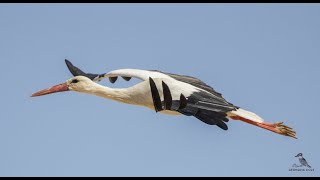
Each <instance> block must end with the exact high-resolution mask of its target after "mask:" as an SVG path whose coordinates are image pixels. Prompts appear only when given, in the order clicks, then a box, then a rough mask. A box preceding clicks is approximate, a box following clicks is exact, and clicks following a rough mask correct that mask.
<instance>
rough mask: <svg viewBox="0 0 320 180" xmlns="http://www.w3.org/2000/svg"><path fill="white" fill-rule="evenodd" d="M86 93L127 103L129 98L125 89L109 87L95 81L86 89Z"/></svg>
mask: <svg viewBox="0 0 320 180" xmlns="http://www.w3.org/2000/svg"><path fill="white" fill-rule="evenodd" d="M86 93H88V94H93V95H96V96H100V97H103V98H107V99H111V100H115V101H119V102H123V103H129V100H130V96H129V93H127V90H126V89H122V88H109V87H106V86H102V85H100V84H96V83H95V84H94V86H92V87H91V88H90V90H88V91H86Z"/></svg>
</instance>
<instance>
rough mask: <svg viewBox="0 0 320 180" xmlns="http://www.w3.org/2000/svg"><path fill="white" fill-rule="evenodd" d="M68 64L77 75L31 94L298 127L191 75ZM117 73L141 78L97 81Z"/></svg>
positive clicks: (274, 127) (208, 119)
mask: <svg viewBox="0 0 320 180" xmlns="http://www.w3.org/2000/svg"><path fill="white" fill-rule="evenodd" d="M66 64H67V66H68V68H69V70H70V72H71V73H72V74H73V75H74V76H75V77H73V78H71V79H69V80H67V81H66V82H65V83H62V84H59V85H56V86H53V87H51V88H48V89H45V90H42V91H39V92H37V93H35V94H33V95H32V96H33V97H34V96H41V95H45V94H50V93H54V92H60V91H67V90H72V91H76V92H81V93H87V94H93V95H96V96H100V97H103V98H107V99H111V100H115V101H119V102H122V103H127V104H133V105H139V106H144V107H147V108H149V109H152V110H155V111H156V112H160V113H165V114H171V115H180V114H183V115H187V116H194V117H196V118H197V119H199V120H201V121H202V122H204V123H206V124H209V125H217V126H219V127H220V128H222V129H224V130H227V129H228V127H227V125H226V124H225V123H226V122H228V121H229V120H228V119H234V120H240V121H242V122H246V123H249V124H252V125H255V126H258V127H260V128H263V129H267V130H269V131H272V132H275V133H278V134H281V135H285V136H290V137H293V138H296V136H295V131H293V130H292V129H291V128H289V127H288V126H285V125H283V123H268V122H264V120H263V119H262V118H261V117H259V116H258V115H256V114H255V113H253V112H250V111H247V110H244V109H242V108H240V107H238V106H235V105H233V104H232V103H230V102H228V101H226V100H225V99H224V98H223V97H222V95H221V94H220V93H218V92H216V91H215V90H214V89H213V88H212V87H210V86H208V85H207V84H205V83H204V82H202V81H201V80H199V79H197V78H194V77H191V76H184V75H177V74H171V73H164V72H161V71H155V70H140V69H118V70H113V71H110V72H108V73H104V74H91V73H84V72H83V71H82V70H80V69H79V68H77V67H75V66H73V65H72V64H71V62H69V61H68V60H66ZM118 77H123V78H124V79H125V80H127V81H128V80H130V79H131V78H138V79H140V80H142V82H140V83H138V84H136V85H134V86H132V87H128V88H110V87H106V86H102V85H100V84H98V83H96V82H98V81H101V80H102V79H104V78H109V80H110V82H111V83H114V82H115V81H116V80H117V78H118Z"/></svg>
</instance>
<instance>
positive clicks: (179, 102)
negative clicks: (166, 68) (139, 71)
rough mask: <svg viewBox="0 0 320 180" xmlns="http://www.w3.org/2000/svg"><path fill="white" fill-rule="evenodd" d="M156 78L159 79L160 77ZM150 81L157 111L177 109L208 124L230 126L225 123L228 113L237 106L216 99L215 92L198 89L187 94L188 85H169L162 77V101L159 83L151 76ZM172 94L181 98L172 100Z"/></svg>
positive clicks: (225, 128)
mask: <svg viewBox="0 0 320 180" xmlns="http://www.w3.org/2000/svg"><path fill="white" fill-rule="evenodd" d="M155 80H157V81H158V80H159V79H155ZM149 81H150V89H151V94H152V99H153V103H154V108H155V110H156V112H158V111H162V110H171V111H177V112H179V113H181V114H184V115H187V116H194V117H196V118H198V119H199V120H201V121H202V122H204V123H206V124H210V125H217V126H219V127H220V128H222V129H224V130H227V129H228V126H227V125H226V124H225V123H224V122H227V121H228V119H227V114H226V113H227V112H229V111H232V110H235V109H237V107H236V106H233V105H232V104H231V103H228V102H227V101H225V100H224V101H221V100H220V99H216V97H215V96H214V95H213V94H211V93H208V92H207V91H202V90H197V91H193V92H192V93H191V94H188V95H185V94H184V93H185V92H186V91H185V89H186V88H187V86H185V87H183V86H181V85H180V86H179V83H170V84H169V85H168V84H167V83H166V79H162V83H161V84H162V90H163V97H164V98H163V101H161V99H160V94H159V92H158V88H157V85H156V84H157V83H155V82H154V80H153V79H152V78H149ZM159 84H160V83H158V86H159ZM170 89H174V91H173V92H171V90H170ZM172 94H174V95H175V96H176V97H177V95H179V96H180V99H178V98H175V100H172V99H173V98H172Z"/></svg>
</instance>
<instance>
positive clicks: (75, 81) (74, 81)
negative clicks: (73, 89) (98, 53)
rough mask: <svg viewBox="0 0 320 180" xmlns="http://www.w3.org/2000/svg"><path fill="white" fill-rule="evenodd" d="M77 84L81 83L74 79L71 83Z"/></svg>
mask: <svg viewBox="0 0 320 180" xmlns="http://www.w3.org/2000/svg"><path fill="white" fill-rule="evenodd" d="M77 82H79V80H78V79H74V80H72V81H71V83H77Z"/></svg>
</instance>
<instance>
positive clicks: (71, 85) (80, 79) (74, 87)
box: [31, 76, 94, 97]
mask: <svg viewBox="0 0 320 180" xmlns="http://www.w3.org/2000/svg"><path fill="white" fill-rule="evenodd" d="M93 84H94V82H93V81H92V80H91V79H89V78H87V77H85V76H75V77H73V78H70V79H68V80H67V81H66V82H64V83H61V84H58V85H55V86H52V87H50V88H48V89H44V90H41V91H38V92H36V93H34V94H32V95H31V97H35V96H42V95H46V94H51V93H56V92H63V91H69V90H71V91H77V92H82V93H88V92H90V91H91V90H92V88H93Z"/></svg>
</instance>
